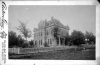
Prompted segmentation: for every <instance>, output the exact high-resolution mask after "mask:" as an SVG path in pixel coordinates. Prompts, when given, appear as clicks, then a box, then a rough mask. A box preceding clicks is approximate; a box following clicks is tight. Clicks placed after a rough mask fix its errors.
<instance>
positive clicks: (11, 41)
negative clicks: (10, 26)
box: [8, 31, 18, 48]
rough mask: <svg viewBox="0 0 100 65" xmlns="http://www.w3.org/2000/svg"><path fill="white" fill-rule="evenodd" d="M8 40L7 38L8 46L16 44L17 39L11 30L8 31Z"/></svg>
mask: <svg viewBox="0 0 100 65" xmlns="http://www.w3.org/2000/svg"><path fill="white" fill-rule="evenodd" d="M8 40H9V48H11V47H14V46H18V39H17V35H16V33H15V32H13V31H9V32H8Z"/></svg>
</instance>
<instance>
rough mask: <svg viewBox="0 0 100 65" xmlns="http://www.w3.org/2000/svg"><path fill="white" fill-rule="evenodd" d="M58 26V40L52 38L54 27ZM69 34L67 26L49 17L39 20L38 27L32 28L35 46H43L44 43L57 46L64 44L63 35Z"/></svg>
mask: <svg viewBox="0 0 100 65" xmlns="http://www.w3.org/2000/svg"><path fill="white" fill-rule="evenodd" d="M56 26H57V27H58V28H59V30H60V31H59V40H58V42H57V40H56V39H55V38H54V36H53V29H54V27H56ZM67 35H69V27H68V26H64V25H63V24H62V23H60V21H59V20H57V19H55V18H53V17H51V20H50V21H47V20H44V21H40V22H39V24H38V28H34V43H35V45H36V46H37V47H44V43H47V44H48V45H49V46H50V47H51V46H58V45H64V44H65V36H67Z"/></svg>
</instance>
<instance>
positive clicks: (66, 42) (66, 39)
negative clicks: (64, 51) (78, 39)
mask: <svg viewBox="0 0 100 65" xmlns="http://www.w3.org/2000/svg"><path fill="white" fill-rule="evenodd" d="M65 45H71V36H70V35H68V36H66V38H65Z"/></svg>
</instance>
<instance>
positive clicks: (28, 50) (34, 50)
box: [9, 46, 76, 54]
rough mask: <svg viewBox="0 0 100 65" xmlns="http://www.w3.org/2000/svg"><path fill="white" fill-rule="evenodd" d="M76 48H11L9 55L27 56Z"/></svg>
mask: <svg viewBox="0 0 100 65" xmlns="http://www.w3.org/2000/svg"><path fill="white" fill-rule="evenodd" d="M69 48H76V47H75V46H74V47H69V46H64V47H39V48H9V53H15V54H27V53H37V52H48V51H55V50H62V49H69Z"/></svg>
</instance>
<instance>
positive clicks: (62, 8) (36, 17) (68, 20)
mask: <svg viewBox="0 0 100 65" xmlns="http://www.w3.org/2000/svg"><path fill="white" fill-rule="evenodd" d="M51 16H53V17H54V18H56V19H58V20H59V21H60V22H61V23H62V24H63V25H68V26H69V27H70V33H71V32H72V31H73V29H75V30H79V31H82V32H85V31H89V32H92V33H93V34H95V28H96V27H95V24H96V18H95V17H96V6H95V5H32V6H31V5H28V6H26V5H14V6H13V5H10V6H9V23H10V24H9V30H13V31H15V32H16V33H17V34H19V32H18V31H17V30H16V29H15V27H18V26H19V22H18V20H20V21H23V22H26V21H29V23H28V24H27V27H28V28H29V29H30V30H31V31H32V32H33V29H34V27H37V26H38V23H39V22H40V20H45V19H47V20H50V18H51Z"/></svg>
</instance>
